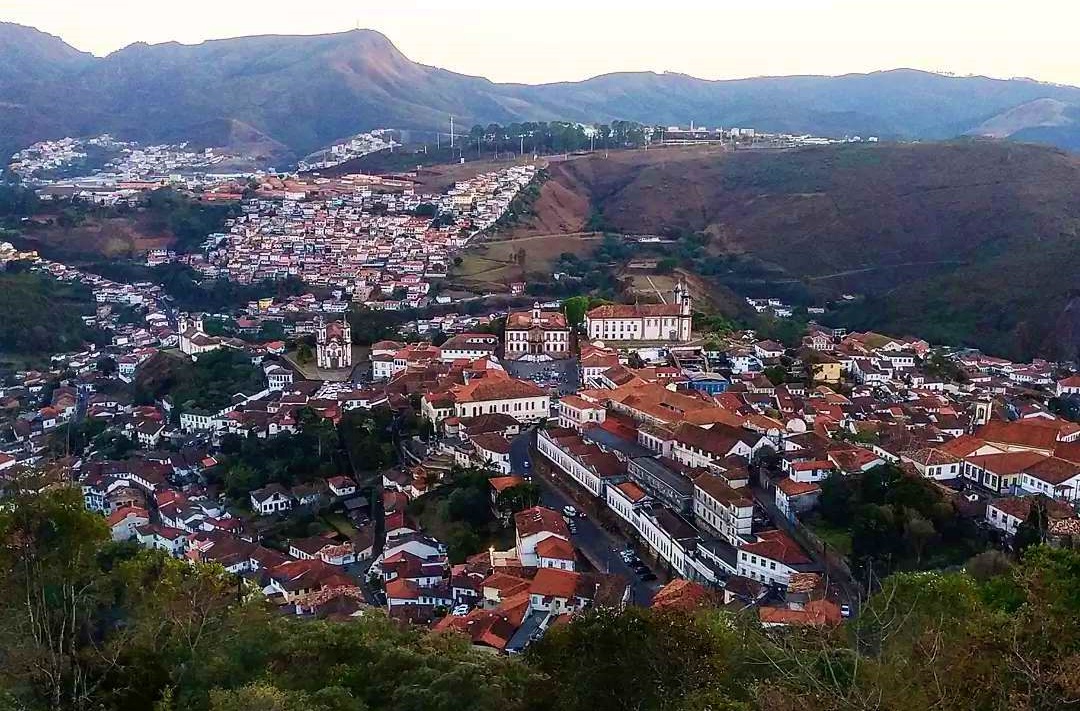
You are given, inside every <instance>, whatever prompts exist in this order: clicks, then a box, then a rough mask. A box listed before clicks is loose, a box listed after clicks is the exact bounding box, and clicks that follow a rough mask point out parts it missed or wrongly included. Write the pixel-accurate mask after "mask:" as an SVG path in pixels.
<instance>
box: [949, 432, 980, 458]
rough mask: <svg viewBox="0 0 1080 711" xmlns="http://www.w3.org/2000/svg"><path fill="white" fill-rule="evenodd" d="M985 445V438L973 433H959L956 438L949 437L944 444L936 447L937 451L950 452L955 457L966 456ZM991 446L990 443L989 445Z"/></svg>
mask: <svg viewBox="0 0 1080 711" xmlns="http://www.w3.org/2000/svg"><path fill="white" fill-rule="evenodd" d="M985 446H987V443H986V441H985V440H982V439H979V438H978V437H975V436H974V435H968V434H966V435H961V436H959V437H957V438H956V439H951V440H949V441H948V442H945V443H944V444H940V445H938V446H937V447H936V449H937V450H938V451H939V452H944V453H946V454H951V455H953V456H956V457H966V456H968V455H970V454H973V453H974V452H977V451H979V449H981V448H982V447H985ZM991 446H992V445H991Z"/></svg>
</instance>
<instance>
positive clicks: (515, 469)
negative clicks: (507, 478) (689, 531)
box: [510, 429, 660, 606]
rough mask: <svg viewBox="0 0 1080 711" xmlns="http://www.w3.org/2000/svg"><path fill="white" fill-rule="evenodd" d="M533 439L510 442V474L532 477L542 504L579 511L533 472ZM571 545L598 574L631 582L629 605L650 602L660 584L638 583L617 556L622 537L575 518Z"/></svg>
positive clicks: (623, 544)
mask: <svg viewBox="0 0 1080 711" xmlns="http://www.w3.org/2000/svg"><path fill="white" fill-rule="evenodd" d="M535 437H536V433H535V432H534V431H533V430H531V429H530V430H527V431H525V432H522V433H521V434H520V435H518V436H517V437H515V438H514V440H513V441H512V442H511V443H510V471H511V473H513V474H518V475H521V476H525V477H531V478H532V480H533V482H535V483H536V484H537V486H539V487H540V504H541V505H543V506H547V507H548V508H551V509H554V510H556V511H559V512H561V511H562V510H563V507H564V506H567V505H570V506H574V507H575V508H579V509H580V508H581V507H580V505H579V504H577V503H576V502H574V501H573V500H572V499H571V498H570V497H569V496H567V495H566V494H565V493H564V492H563V491H562V490H560V489H559V488H558V487H556V486H555V485H553V484H552V483H551V482H550V481H549V480H548V479H547V477H544V476H538V475H535V474H534V473H533V464H532V446H533V441H534V440H535ZM573 542H574V545H575V546H577V547H578V549H579V550H580V551H581V552H582V553H583V554H584V555H585V557H586V558H587V559H588V560H589V562H590V563H591V564H592V565H593V567H594V568H596V569H597V570H598V571H599V572H601V573H617V574H619V575H622V576H623V577H625V578H626V579H627V580H629V581H630V586H631V602H633V603H634V604H637V605H642V606H647V605H648V604H649V603H650V602H652V598H653V595H654V594H656V591H657V590H658V589H659V588H660V585H659V584H658V583H656V582H655V581H654V582H652V583H647V582H645V581H643V580H641V579H640V578H639V577H638V576H637V573H635V572H634V571H633V569H632V568H631V567H630V566H628V565H627V564H626V563H624V562H623V560H622V558H621V557H619V554H618V551H620V550H622V549H623V548H626V547H628V546H627V541H626V540H625V539H624V538H622V537H621V536H616V535H613V534H610V533H608V532H607V531H605V530H604V529H602V528H601V527H600V526H598V525H597V524H596V522H595V520H594V519H593V518H591V517H590V518H578V519H577V533H576V534H574V536H573Z"/></svg>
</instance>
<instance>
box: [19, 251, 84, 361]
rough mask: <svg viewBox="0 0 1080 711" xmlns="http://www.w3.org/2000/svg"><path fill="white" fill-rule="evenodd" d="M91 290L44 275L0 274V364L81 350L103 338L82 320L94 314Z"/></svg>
mask: <svg viewBox="0 0 1080 711" xmlns="http://www.w3.org/2000/svg"><path fill="white" fill-rule="evenodd" d="M94 308H95V304H94V299H93V296H92V295H91V294H90V292H89V290H88V289H86V288H84V287H81V286H77V285H72V284H62V283H60V282H58V281H56V280H55V279H51V278H49V277H46V276H43V275H41V274H29V273H18V274H16V273H4V272H0V313H2V314H3V318H0V361H3V360H4V359H5V356H17V357H28V358H38V357H40V356H41V354H42V353H59V352H64V351H72V350H76V349H78V348H81V347H82V346H83V345H84V344H85V343H87V342H90V341H94V340H95V339H97V338H98V337H99V336H100V335H101V334H100V332H97V331H95V330H94V329H92V328H89V327H88V326H86V325H85V324H84V323H83V321H82V317H83V316H86V315H92V314H93V313H94Z"/></svg>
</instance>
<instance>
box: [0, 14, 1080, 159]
mask: <svg viewBox="0 0 1080 711" xmlns="http://www.w3.org/2000/svg"><path fill="white" fill-rule="evenodd" d="M451 114H453V115H454V116H455V117H456V120H457V122H458V124H457V125H459V126H462V127H466V126H468V125H470V124H472V123H490V122H498V123H510V122H515V121H550V120H569V121H582V122H594V121H609V120H614V119H624V120H631V121H639V122H642V123H649V124H654V123H660V124H665V125H671V124H681V125H686V124H688V123H689V122H690V121H691V120H693V121H695V122H696V123H697V124H698V125H708V126H717V125H722V126H752V127H755V128H757V129H759V130H766V131H784V132H795V133H811V134H817V135H827V136H842V135H854V134H858V135H862V136H868V135H876V136H880V137H882V138H896V139H943V138H951V137H955V136H959V135H963V134H974V135H990V136H995V137H1008V138H1014V139H1020V140H1025V141H1033V142H1046V143H1052V144H1055V145H1058V146H1061V147H1065V148H1069V149H1074V150H1080V88H1077V87H1071V86H1061V85H1053V84H1045V83H1040V82H1036V81H1031V80H1027V79H1010V80H1001V79H990V78H985V77H965V78H957V77H947V76H941V75H938V74H932V73H927V72H921V71H915V70H907V69H898V70H893V71H883V72H874V73H870V74H849V75H845V76H837V77H828V76H791V77H762V78H753V79H740V80H726V81H711V80H704V79H697V78H694V77H691V76H687V75H684V74H672V73H664V74H656V73H652V72H628V73H615V74H607V75H603V76H598V77H594V78H592V79H588V80H585V81H580V82H560V83H553V84H543V85H524V84H498V83H494V82H491V81H489V80H487V79H484V78H481V77H474V76H467V75H464V74H457V73H454V72H451V71H447V70H445V69H439V68H435V67H430V66H425V65H422V64H418V63H416V62H413V61H411V60H409V59H408V58H407V57H405V56H404V55H403V54H402V53H401V52H399V51H398V50H397V48H395V47H394V45H393V44H392V43H391V42H390V41H389V40H388V39H387V38H386V37H385V36H383V35H382V34H380V33H378V32H375V31H371V30H355V31H350V32H343V33H338V34H330V35H316V36H257V37H242V38H236V39H223V40H212V41H207V42H203V43H201V44H197V45H182V44H178V43H175V42H169V43H164V44H156V45H148V44H145V43H136V44H133V45H130V46H128V47H125V48H124V49H121V50H118V51H116V52H113V53H112V54H109V55H108V56H106V57H100V58H99V57H95V56H93V55H90V54H87V53H84V52H80V51H78V50H76V49H74V48H73V47H71V46H69V45H67V44H66V43H65V42H64V41H63V40H61V39H60V38H58V37H55V36H52V35H49V34H46V33H43V32H40V31H38V30H36V29H33V28H30V27H24V26H21V25H15V24H10V23H0V154H4V155H6V154H9V153H11V152H13V151H15V150H18V149H19V148H22V147H24V146H26V145H28V144H30V143H32V142H34V141H38V140H43V139H47V138H58V137H62V136H66V135H89V134H98V133H103V132H109V133H112V134H114V135H117V136H119V137H122V138H126V139H131V140H141V141H174V140H191V141H193V142H195V143H197V144H201V145H206V146H222V147H231V148H238V149H240V150H243V151H246V152H248V153H249V154H253V153H254V154H264V155H266V156H267V157H272V158H274V159H277V160H280V159H283V158H286V157H295V156H297V155H303V154H306V153H308V152H311V151H313V150H317V149H319V148H322V147H325V146H326V145H328V144H330V143H332V142H334V141H336V140H340V139H342V138H345V137H348V136H351V135H353V134H356V133H358V132H360V131H363V130H367V129H371V128H378V127H391V128H401V129H426V130H433V129H436V128H440V129H445V127H446V123H447V120H448V116H449V115H451Z"/></svg>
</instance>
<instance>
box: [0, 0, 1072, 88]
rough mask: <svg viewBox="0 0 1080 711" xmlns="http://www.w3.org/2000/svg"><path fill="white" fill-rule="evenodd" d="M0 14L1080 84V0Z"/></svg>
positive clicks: (54, 27) (687, 67) (86, 40)
mask: <svg viewBox="0 0 1080 711" xmlns="http://www.w3.org/2000/svg"><path fill="white" fill-rule="evenodd" d="M657 8H661V9H662V10H666V11H658V10H657ZM668 8H672V9H668ZM674 8H686V9H674ZM0 21H8V22H17V23H19V24H24V25H30V26H33V27H37V28H38V29H40V30H42V31H45V32H49V33H50V34H54V35H59V36H60V37H61V38H63V39H64V40H65V41H66V42H68V43H69V44H71V45H72V46H74V47H76V48H78V49H81V50H84V51H89V52H93V53H94V54H97V55H104V54H107V53H109V52H111V51H115V50H117V49H120V48H122V47H124V46H127V45H129V44H131V43H133V42H138V41H143V42H149V43H151V44H154V43H159V42H166V41H179V42H183V43H187V44H193V43H197V42H200V41H203V40H207V39H217V38H223V37H237V36H242V35H257V34H305V35H307V34H320V33H326V32H340V31H344V30H348V29H353V28H354V27H357V26H359V27H365V28H370V29H374V30H378V31H380V32H382V33H383V34H385V35H386V36H387V37H389V38H390V40H391V41H392V42H393V43H394V44H395V45H396V46H397V47H398V49H400V50H401V51H402V52H404V53H405V54H406V55H407V56H408V57H409V58H410V59H413V60H414V61H417V62H422V63H424V64H429V65H433V66H437V67H442V68H444V69H449V70H452V71H455V72H461V73H464V74H475V75H479V76H485V77H488V78H489V79H492V80H494V81H499V82H524V83H541V82H551V81H572V80H580V79H585V78H588V77H590V76H595V75H597V74H603V73H606V72H613V71H646V70H648V71H674V72H682V73H686V74H691V75H694V76H697V77H702V78H707V79H729V78H738V77H748V76H762V75H784V74H844V73H848V72H866V71H874V70H879V69H894V68H898V67H909V68H915V69H925V70H929V71H944V72H952V73H955V74H983V75H987V76H993V77H1003V78H1007V77H1014V76H1024V77H1030V78H1033V79H1038V80H1041V81H1049V82H1057V83H1062V84H1073V85H1080V43H1078V42H1077V40H1076V28H1077V27H1080V2H1074V1H1073V0H1028V1H1027V2H1025V3H1016V2H1004V1H1003V0H757V1H756V2H751V1H747V0H743V1H742V2H731V1H729V0H712V2H709V1H708V0H705V2H698V3H692V4H688V5H682V6H680V5H675V6H669V5H666V4H664V3H657V2H655V0H653V1H652V2H639V1H638V0H623V2H618V3H616V2H603V3H601V2H590V1H589V0H576V1H573V0H545V1H544V2H543V3H540V4H534V5H525V6H519V5H518V4H517V3H507V2H501V3H500V2H492V1H491V0H459V1H458V2H445V1H443V2H436V1H432V0H383V1H382V2H370V1H368V0H359V1H352V2H349V1H347V0H321V1H320V2H317V3H312V4H310V5H308V4H306V3H304V2H302V1H298V0H262V1H261V2H254V3H252V2H228V1H226V2H222V1H221V0H186V1H184V2H172V3H169V4H168V5H166V6H165V7H162V3H160V2H153V1H148V0H0Z"/></svg>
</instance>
